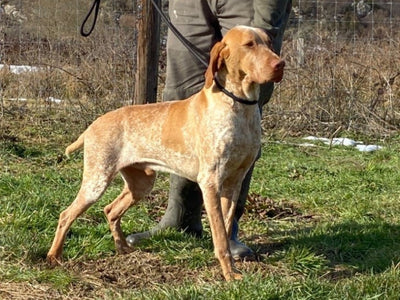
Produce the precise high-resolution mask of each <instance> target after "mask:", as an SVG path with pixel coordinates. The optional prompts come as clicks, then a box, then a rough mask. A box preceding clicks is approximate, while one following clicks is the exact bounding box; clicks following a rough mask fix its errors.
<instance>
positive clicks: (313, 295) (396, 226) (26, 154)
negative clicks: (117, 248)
mask: <svg viewBox="0 0 400 300" xmlns="http://www.w3.org/2000/svg"><path fill="white" fill-rule="evenodd" d="M57 128H60V129H57V130H54V132H53V133H49V135H48V136H46V140H45V142H44V143H43V142H42V140H40V139H37V135H38V133H37V132H36V131H35V128H31V129H29V132H26V131H23V132H19V133H18V134H19V137H18V139H16V140H13V139H7V140H4V141H2V144H1V148H0V159H1V160H0V162H1V168H0V205H1V210H0V282H4V283H7V285H8V286H9V285H12V284H26V285H28V286H31V285H36V286H43V287H46V289H47V290H48V291H52V292H53V293H55V295H66V296H65V297H66V298H68V295H73V294H74V291H76V290H77V288H80V290H79V292H80V293H81V295H83V296H85V297H88V298H107V299H398V297H399V295H400V280H399V278H400V267H399V266H400V217H399V216H400V202H399V200H398V195H399V194H400V193H399V192H400V169H399V159H400V155H399V147H398V146H397V144H396V141H391V142H390V143H387V144H385V145H384V146H385V148H384V149H383V150H380V151H378V152H375V153H361V152H358V151H357V150H355V149H349V148H345V147H333V148H331V149H330V148H329V147H327V146H322V145H320V146H318V147H313V148H304V147H298V146H293V145H292V143H297V142H301V141H299V140H290V144H284V143H276V142H274V141H270V142H268V143H265V144H264V145H263V151H262V157H261V159H260V160H259V161H258V163H257V167H256V169H255V172H254V178H253V182H252V187H251V192H252V195H253V198H254V199H258V201H259V202H257V203H251V204H249V205H251V206H254V207H253V208H250V207H249V210H248V212H246V213H245V215H244V217H243V219H242V221H241V224H240V225H241V229H242V230H241V238H242V239H243V240H244V241H245V242H246V243H247V244H248V245H250V246H251V247H252V248H253V249H255V250H256V251H257V252H258V254H259V256H260V258H261V261H260V262H249V263H240V264H238V267H239V268H240V269H241V270H242V271H243V273H244V278H243V280H242V281H239V282H233V283H225V282H223V281H222V278H221V274H220V270H219V266H218V264H217V262H216V261H215V259H214V258H213V253H212V243H211V237H210V232H209V228H208V226H207V222H206V221H205V234H204V237H203V238H202V239H196V238H193V237H189V236H187V235H185V234H182V233H179V232H175V231H167V232H164V233H160V234H158V235H156V236H154V237H152V238H151V239H150V240H147V241H144V242H143V243H141V244H140V245H139V246H138V250H137V251H138V252H135V253H136V254H137V255H138V257H139V259H138V262H140V257H141V255H143V256H146V255H149V256H150V257H151V259H150V261H149V266H152V264H153V260H152V259H154V260H155V261H160V265H161V266H170V267H171V269H168V270H165V269H161V267H160V266H158V267H159V268H160V270H164V272H165V274H164V275H165V279H164V283H163V281H162V280H156V279H154V283H152V284H146V285H144V286H141V287H137V288H135V286H132V285H129V284H126V285H124V284H121V283H120V284H119V285H118V284H114V285H113V284H110V283H108V282H107V281H106V280H104V279H102V278H103V277H101V276H97V275H96V274H95V273H93V274H94V275H93V274H92V273H90V274H92V275H91V276H92V277H90V276H89V275H90V274H89V275H87V277H85V276H86V275H84V274H83V273H84V269H85V268H81V269H78V271H77V269H75V268H76V266H75V267H74V262H76V263H77V264H79V263H80V264H83V266H86V267H89V266H90V267H93V265H96V264H100V262H103V260H105V261H106V262H107V263H109V264H111V263H112V261H113V260H114V259H116V258H114V257H113V256H114V244H113V241H112V238H111V234H110V232H109V229H108V225H107V223H106V219H105V217H104V214H103V210H102V208H103V207H104V205H106V204H107V203H109V202H110V201H111V200H112V199H114V198H115V197H116V196H117V195H118V193H119V191H120V188H121V180H119V179H118V180H116V182H115V183H113V184H112V186H111V187H110V188H109V190H108V191H107V192H106V194H105V195H104V196H103V197H102V199H101V200H100V201H99V203H97V204H96V205H94V206H92V207H91V208H90V209H89V210H88V211H87V212H86V213H85V214H84V215H83V216H82V217H81V218H79V219H78V220H77V221H76V222H75V223H74V224H73V226H72V228H71V230H70V232H69V234H68V238H67V241H66V243H65V248H64V259H65V260H66V261H67V262H68V264H67V265H66V266H64V267H59V268H55V269H50V268H49V267H48V266H47V265H46V264H45V261H44V260H45V256H46V253H47V251H48V248H49V246H50V244H51V241H52V238H53V235H54V230H55V228H56V224H57V220H58V215H59V213H60V212H61V211H62V210H63V209H64V208H65V207H66V206H68V205H69V203H70V202H71V201H72V199H73V198H74V196H75V194H76V192H77V191H78V189H79V184H80V176H81V165H82V155H81V154H79V155H75V156H74V157H73V158H72V159H70V160H62V159H60V156H59V154H60V153H62V151H63V148H64V146H65V145H67V144H68V141H70V140H72V138H69V137H68V135H67V137H66V136H61V135H60V131H61V128H62V125H60V127H57ZM41 134H43V133H41ZM16 135H17V134H16ZM21 136H23V137H26V136H34V137H35V138H31V139H29V138H28V139H25V138H22V137H21ZM167 178H168V177H167V176H166V175H165V174H161V175H160V177H159V179H158V181H157V184H156V187H155V191H154V192H153V195H154V197H153V198H154V199H153V200H152V201H150V200H148V201H144V202H143V203H141V204H139V205H138V206H137V207H134V208H132V209H131V210H130V211H129V212H128V213H127V214H126V216H125V217H124V218H123V222H122V227H123V230H124V231H125V232H126V233H129V232H131V231H132V230H135V231H142V230H145V229H147V228H150V227H151V226H153V225H154V224H155V223H156V219H158V218H159V217H160V216H161V215H162V214H163V211H164V209H165V201H166V195H167V194H166V192H165V191H166V190H167V189H168V184H167V182H168V179H167ZM268 201H270V202H268ZM268 203H272V204H273V206H274V209H276V210H281V211H284V212H285V215H283V214H281V215H280V214H276V215H273V216H271V215H270V216H268V211H267V210H268V205H269V204H268ZM141 253H142V254H141ZM127 257H129V256H127ZM146 257H147V256H146ZM127 259H128V258H127ZM122 262H123V259H122ZM122 265H123V263H122ZM120 267H122V266H120ZM126 267H127V268H131V269H129V270H127V271H124V270H122V269H121V270H120V271H119V273H118V274H117V277H118V276H120V277H121V278H122V277H123V278H124V280H126V281H127V282H128V281H129V280H130V278H131V276H132V278H133V277H134V276H138V277H143V278H148V280H149V282H152V281H151V279H152V278H151V277H152V274H151V272H152V271H151V268H150V267H149V269H146V268H145V267H144V266H143V267H142V268H143V269H144V270H148V271H137V270H136V269H134V265H133V264H132V265H129V264H128V265H127V266H126ZM187 270H189V273H188V274H189V275H187V276H186V277H184V278H179V280H174V278H177V277H179V274H180V273H181V272H182V273H183V274H186V273H184V272H187ZM97 271H98V272H100V271H99V270H97ZM146 272H149V273H146ZM190 272H192V273H190ZM88 276H89V277H88ZM93 276H97V277H96V284H97V285H96V284H94V283H92V281H93V280H94V279H93V278H95V277H93ZM1 287H2V289H0V298H2V296H4V297H6V296H7V295H9V294H7V293H6V292H4V290H5V287H4V286H1ZM87 287H91V288H87ZM94 287H97V288H101V289H100V290H99V291H97V293H95V292H93V290H96V289H95V288H94ZM21 293H23V290H21ZM85 293H86V295H85ZM99 293H101V295H102V296H99ZM50 295H51V294H50ZM49 297H50V296H49Z"/></svg>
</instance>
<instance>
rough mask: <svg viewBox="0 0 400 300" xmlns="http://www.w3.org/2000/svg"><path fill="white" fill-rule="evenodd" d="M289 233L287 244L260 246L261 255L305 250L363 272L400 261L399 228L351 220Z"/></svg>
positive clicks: (380, 270)
mask: <svg viewBox="0 0 400 300" xmlns="http://www.w3.org/2000/svg"><path fill="white" fill-rule="evenodd" d="M288 234H289V235H290V237H289V238H287V239H286V240H285V241H284V242H278V243H264V244H258V245H256V248H258V249H259V251H258V252H259V254H261V255H263V254H271V255H273V254H274V252H277V251H287V250H289V249H290V248H292V247H298V248H305V249H310V251H312V252H314V253H315V254H316V255H322V256H323V257H325V258H326V260H327V261H328V264H330V265H331V267H333V268H335V267H337V266H342V267H345V268H348V269H351V270H353V271H355V272H362V273H368V272H371V271H374V272H383V271H385V270H387V269H388V268H389V267H391V266H393V265H397V264H398V263H399V262H400V226H399V225H392V224H388V223H384V222H375V221H374V222H372V223H368V224H362V223H357V222H354V221H349V222H345V223H340V224H320V225H317V226H316V227H314V228H307V229H303V230H302V229H300V230H297V231H293V232H288ZM266 239H268V238H267V237H266ZM351 273H352V272H351Z"/></svg>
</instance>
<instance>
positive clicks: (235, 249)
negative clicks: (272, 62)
mask: <svg viewBox="0 0 400 300" xmlns="http://www.w3.org/2000/svg"><path fill="white" fill-rule="evenodd" d="M234 2H235V1H233V2H232V1H231V2H227V3H226V4H227V5H228V3H229V5H235V3H234ZM242 9H244V8H243V7H242ZM290 10H291V0H287V1H284V0H283V1H277V0H267V1H266V0H255V1H254V20H253V21H252V22H251V25H252V26H255V27H260V28H263V29H265V30H266V31H267V32H268V33H269V34H270V36H271V37H272V38H273V47H274V50H275V52H276V53H278V54H280V51H281V46H282V39H283V33H284V31H285V28H286V24H287V22H288V19H289V14H290ZM230 16H231V15H229V14H228V15H227V14H225V15H224V14H222V15H221V16H219V17H220V18H219V20H220V23H222V24H223V26H225V27H226V29H229V26H231V24H232V20H233V19H232V18H230ZM221 19H223V21H221ZM243 21H244V23H243V25H248V24H247V23H246V21H245V19H243ZM273 90H274V83H272V82H269V83H266V84H264V85H262V86H261V87H260V97H259V107H260V110H261V111H262V107H263V106H264V105H265V104H266V103H268V101H269V100H270V98H271V96H272V93H273ZM260 155H261V150H260ZM253 169H254V164H253V166H252V167H251V168H250V170H249V171H248V173H247V174H246V177H245V179H244V180H243V183H242V188H241V191H240V194H239V198H238V203H237V206H236V213H235V221H234V223H233V228H232V235H231V240H230V247H231V252H232V256H233V257H234V258H235V259H238V258H247V257H250V256H252V254H253V252H252V250H251V249H250V248H249V247H247V246H246V245H244V244H243V243H241V242H240V241H239V240H238V237H237V235H238V232H239V219H240V218H241V216H242V215H243V213H244V209H245V205H246V200H247V196H248V193H249V188H250V182H251V177H252V173H253Z"/></svg>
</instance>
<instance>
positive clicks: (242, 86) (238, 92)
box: [214, 68, 260, 105]
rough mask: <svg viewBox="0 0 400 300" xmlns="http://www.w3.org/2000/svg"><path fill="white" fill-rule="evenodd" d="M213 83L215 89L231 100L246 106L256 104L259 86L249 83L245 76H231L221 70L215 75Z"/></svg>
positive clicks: (223, 69) (224, 70) (225, 70)
mask: <svg viewBox="0 0 400 300" xmlns="http://www.w3.org/2000/svg"><path fill="white" fill-rule="evenodd" d="M235 75H236V76H235ZM214 81H215V83H216V85H217V87H218V88H219V89H220V90H221V91H222V92H223V93H224V94H225V95H227V96H228V97H230V98H232V99H233V100H235V101H237V102H240V103H242V104H247V105H254V104H257V100H258V98H259V95H260V85H259V84H257V83H255V82H253V81H251V80H250V78H249V77H248V76H247V75H241V74H234V76H231V75H230V74H229V73H228V71H227V69H226V68H221V69H220V70H219V71H218V72H217V73H215V75H214Z"/></svg>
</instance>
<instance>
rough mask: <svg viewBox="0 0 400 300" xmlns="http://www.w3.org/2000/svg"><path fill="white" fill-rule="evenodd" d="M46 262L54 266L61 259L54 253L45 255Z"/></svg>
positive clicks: (59, 263) (59, 262)
mask: <svg viewBox="0 0 400 300" xmlns="http://www.w3.org/2000/svg"><path fill="white" fill-rule="evenodd" d="M46 261H47V264H49V265H50V266H51V267H56V266H60V265H61V259H60V258H57V257H55V256H54V255H47V257H46Z"/></svg>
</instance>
